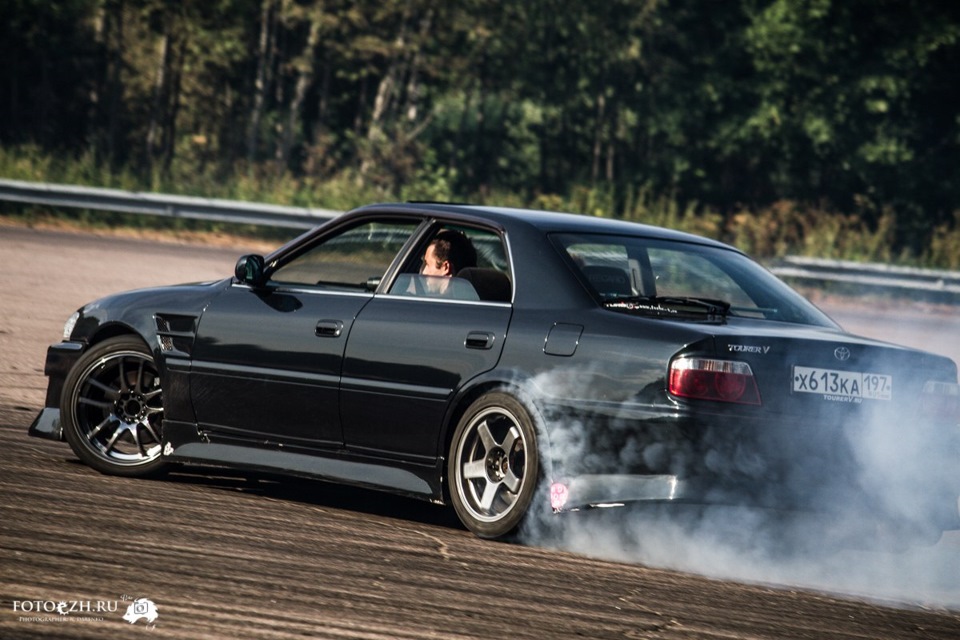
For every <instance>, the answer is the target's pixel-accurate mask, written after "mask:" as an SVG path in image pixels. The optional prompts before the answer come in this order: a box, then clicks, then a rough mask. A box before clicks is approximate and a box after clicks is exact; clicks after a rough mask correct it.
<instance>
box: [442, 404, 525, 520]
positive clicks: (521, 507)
mask: <svg viewBox="0 0 960 640" xmlns="http://www.w3.org/2000/svg"><path fill="white" fill-rule="evenodd" d="M447 465H448V467H447V477H448V478H449V482H450V487H449V488H450V499H451V502H452V503H453V507H454V509H455V510H456V512H457V516H459V518H460V521H461V522H463V524H464V525H465V526H466V527H467V528H468V529H470V530H471V531H472V532H474V533H475V534H476V535H478V536H480V537H481V538H499V537H502V536H505V535H507V534H509V533H510V532H512V531H513V530H514V529H516V528H517V526H518V525H519V524H520V522H521V521H522V520H523V517H524V516H525V515H526V513H527V510H528V509H529V507H530V503H531V501H532V499H533V494H534V491H535V489H536V484H537V480H538V477H539V469H540V467H539V458H538V453H537V437H536V431H535V429H534V422H533V419H532V417H531V415H530V412H529V411H528V410H527V408H526V407H525V406H524V405H523V404H522V403H521V402H520V401H519V400H517V399H516V398H515V397H513V396H512V395H510V394H508V393H505V392H502V391H495V392H491V393H488V394H486V395H484V396H481V397H480V398H479V399H478V400H476V401H475V402H474V403H473V404H472V405H470V408H469V409H467V412H466V413H465V414H464V416H463V418H462V419H461V420H460V423H459V424H458V425H457V429H456V431H455V432H454V434H453V440H452V442H451V444H450V456H449V458H448V462H447Z"/></svg>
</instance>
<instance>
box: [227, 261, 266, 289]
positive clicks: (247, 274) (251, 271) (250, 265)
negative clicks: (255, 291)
mask: <svg viewBox="0 0 960 640" xmlns="http://www.w3.org/2000/svg"><path fill="white" fill-rule="evenodd" d="M233 275H234V276H236V278H237V280H238V281H240V282H242V283H243V284H248V285H250V286H251V287H259V286H260V285H262V284H263V256H258V255H253V254H251V255H248V256H243V257H242V258H240V259H239V260H237V266H236V268H235V269H234V271H233Z"/></svg>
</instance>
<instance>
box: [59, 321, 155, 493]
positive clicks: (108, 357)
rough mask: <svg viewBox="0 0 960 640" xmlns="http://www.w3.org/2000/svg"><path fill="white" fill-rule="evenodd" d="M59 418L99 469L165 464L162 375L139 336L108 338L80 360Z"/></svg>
mask: <svg viewBox="0 0 960 640" xmlns="http://www.w3.org/2000/svg"><path fill="white" fill-rule="evenodd" d="M60 419H61V421H62V423H63V431H64V435H65V436H66V439H67V442H69V443H70V447H71V448H72V449H73V452H74V453H75V454H77V457H79V458H80V459H81V460H82V461H83V462H84V463H86V464H87V465H89V466H91V467H93V468H94V469H97V470H98V471H101V472H103V473H109V474H113V475H121V476H147V475H153V474H156V473H159V472H160V471H162V470H163V469H164V468H165V467H166V463H165V461H164V460H163V458H162V456H161V440H160V438H161V429H162V423H163V389H162V387H161V385H160V375H159V373H158V371H157V367H156V363H155V362H154V361H153V356H152V355H151V353H150V351H149V350H148V349H147V347H146V345H144V344H143V342H142V341H141V340H139V339H138V338H135V337H131V336H118V337H116V338H110V339H108V340H104V341H103V342H101V343H100V344H98V345H96V346H94V347H92V348H91V349H90V350H89V351H88V352H87V353H85V354H84V355H83V356H81V357H80V359H79V360H77V363H76V364H75V365H74V367H73V369H71V370H70V373H69V374H67V377H66V380H65V381H64V386H63V392H62V395H61V397H60Z"/></svg>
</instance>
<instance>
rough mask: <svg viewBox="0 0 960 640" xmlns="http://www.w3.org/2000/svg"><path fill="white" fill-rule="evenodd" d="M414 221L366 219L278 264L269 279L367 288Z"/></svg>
mask: <svg viewBox="0 0 960 640" xmlns="http://www.w3.org/2000/svg"><path fill="white" fill-rule="evenodd" d="M418 226H419V223H418V222H417V221H382V220H379V221H370V222H364V223H361V224H359V225H357V226H354V227H350V228H349V229H347V230H346V231H343V232H341V233H339V234H337V235H334V236H331V237H328V238H326V239H324V240H322V241H321V242H320V243H319V244H316V245H314V246H313V247H311V248H310V249H308V250H306V251H304V252H303V253H301V254H299V255H298V256H296V257H295V258H293V259H292V260H290V261H289V262H286V263H285V264H282V265H280V267H278V268H277V269H276V270H275V271H274V272H273V273H272V274H271V275H270V282H273V283H276V284H296V285H311V286H316V285H320V286H327V287H334V288H337V289H347V290H367V288H368V283H369V282H376V281H378V279H379V278H382V277H383V274H384V273H385V272H386V270H387V268H388V267H389V266H390V264H391V263H392V262H393V259H394V258H395V257H396V255H397V253H399V251H400V249H401V248H402V247H403V245H404V243H406V242H407V240H408V239H409V238H410V236H411V235H412V234H413V232H414V231H415V230H416V229H417V227H418Z"/></svg>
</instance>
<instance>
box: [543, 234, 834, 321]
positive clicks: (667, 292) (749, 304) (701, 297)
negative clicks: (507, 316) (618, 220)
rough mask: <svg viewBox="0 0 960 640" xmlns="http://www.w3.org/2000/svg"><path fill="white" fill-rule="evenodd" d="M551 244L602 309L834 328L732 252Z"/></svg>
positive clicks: (638, 243) (590, 240) (610, 240)
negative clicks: (736, 318)
mask: <svg viewBox="0 0 960 640" xmlns="http://www.w3.org/2000/svg"><path fill="white" fill-rule="evenodd" d="M552 240H553V242H554V243H555V244H556V245H557V246H558V248H559V249H561V250H562V251H563V252H564V253H565V254H566V256H567V258H568V259H569V261H570V263H571V265H572V266H573V267H574V269H575V270H576V271H577V272H578V275H579V276H580V278H581V280H582V281H583V283H584V285H586V286H587V287H588V288H589V289H590V291H591V292H592V293H593V294H594V296H596V298H597V299H598V301H599V302H600V303H601V304H603V305H604V306H605V307H607V308H609V309H613V310H618V311H623V312H626V313H634V314H638V315H648V316H655V317H664V318H669V319H693V320H707V321H718V322H722V321H725V320H726V318H729V317H748V318H758V319H765V320H773V321H779V322H795V323H801V324H812V325H818V326H830V327H833V326H835V325H834V323H833V322H832V321H831V320H830V319H829V318H828V317H827V316H825V315H824V314H823V313H822V312H821V311H820V310H818V309H817V308H816V307H815V306H813V305H812V304H811V303H809V302H808V301H807V300H806V299H805V298H803V297H802V296H801V295H800V294H798V293H796V292H795V291H794V290H793V289H791V288H790V287H788V286H787V285H786V284H784V283H783V282H782V281H780V280H779V279H777V278H776V277H775V276H774V275H773V274H771V273H770V272H769V271H767V270H766V269H764V268H763V267H761V266H760V265H759V264H757V263H756V262H754V261H753V260H751V259H750V258H748V257H746V256H744V255H743V254H741V253H738V252H736V251H731V250H729V249H722V248H716V247H709V246H704V245H699V244H694V243H689V242H677V241H670V240H655V239H651V238H643V237H634V236H611V235H593V234H567V233H565V234H555V235H553V236H552Z"/></svg>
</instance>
